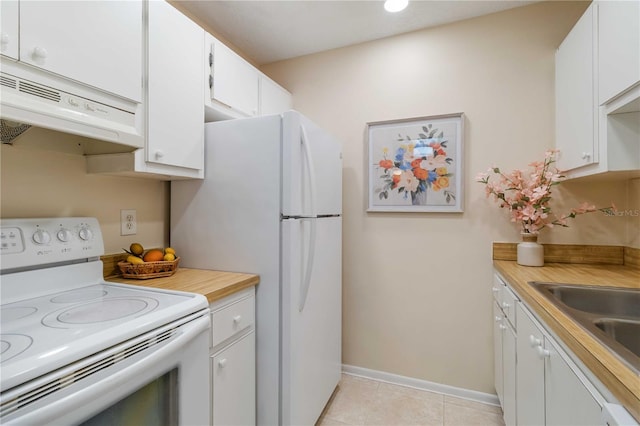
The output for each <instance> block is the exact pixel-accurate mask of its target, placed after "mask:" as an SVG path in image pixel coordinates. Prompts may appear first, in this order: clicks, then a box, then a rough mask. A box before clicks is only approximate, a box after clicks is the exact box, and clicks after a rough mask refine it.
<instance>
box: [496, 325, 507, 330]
mask: <svg viewBox="0 0 640 426" xmlns="http://www.w3.org/2000/svg"><path fill="white" fill-rule="evenodd" d="M498 328H499V329H500V330H506V329H507V326H506V325H504V324H500V325H499V326H498Z"/></svg>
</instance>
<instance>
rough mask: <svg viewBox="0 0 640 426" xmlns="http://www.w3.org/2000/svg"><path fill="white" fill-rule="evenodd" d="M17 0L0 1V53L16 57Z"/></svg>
mask: <svg viewBox="0 0 640 426" xmlns="http://www.w3.org/2000/svg"><path fill="white" fill-rule="evenodd" d="M18 20H19V15H18V0H2V1H1V2H0V32H1V34H0V37H1V39H0V53H2V54H3V55H5V56H8V57H10V58H12V59H18Z"/></svg>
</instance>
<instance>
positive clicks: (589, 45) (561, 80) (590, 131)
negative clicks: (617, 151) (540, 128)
mask: <svg viewBox="0 0 640 426" xmlns="http://www.w3.org/2000/svg"><path fill="white" fill-rule="evenodd" d="M595 18H596V4H591V6H589V8H588V9H587V10H586V11H585V13H584V14H583V15H582V17H581V18H580V20H578V22H577V23H576V25H575V26H574V27H573V29H572V30H571V32H570V33H569V35H567V37H566V38H565V39H564V41H563V42H562V44H561V45H560V47H559V48H558V51H557V52H556V148H558V149H560V155H559V157H558V164H557V166H558V168H559V169H560V170H572V169H575V168H578V167H581V166H586V165H589V164H593V163H596V162H597V161H598V149H597V140H598V139H597V134H598V131H597V130H598V128H597V108H596V91H595V88H594V77H595V76H594V65H595V64H594V53H593V52H594V44H595V37H596V34H595V31H594V27H595V21H594V20H595Z"/></svg>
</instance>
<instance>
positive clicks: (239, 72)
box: [211, 40, 258, 116]
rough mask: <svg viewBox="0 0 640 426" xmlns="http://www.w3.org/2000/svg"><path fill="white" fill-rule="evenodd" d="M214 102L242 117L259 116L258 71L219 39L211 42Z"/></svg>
mask: <svg viewBox="0 0 640 426" xmlns="http://www.w3.org/2000/svg"><path fill="white" fill-rule="evenodd" d="M212 68H213V85H212V87H211V97H212V99H213V100H215V101H218V102H220V103H222V104H224V105H227V106H229V107H231V108H233V109H235V110H237V111H240V112H241V113H243V114H246V115H249V116H254V115H257V114H258V70H257V69H255V68H254V67H253V66H252V65H251V64H249V63H248V62H247V61H245V60H244V59H242V58H241V57H240V56H238V55H237V54H236V53H235V52H233V51H232V50H231V49H229V48H228V47H227V46H225V45H224V44H222V43H220V41H218V40H214V43H213V65H212Z"/></svg>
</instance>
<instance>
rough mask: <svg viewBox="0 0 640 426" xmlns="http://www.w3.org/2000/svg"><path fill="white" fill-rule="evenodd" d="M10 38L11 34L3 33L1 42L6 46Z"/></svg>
mask: <svg viewBox="0 0 640 426" xmlns="http://www.w3.org/2000/svg"><path fill="white" fill-rule="evenodd" d="M9 40H10V38H9V34H7V33H2V36H0V43H2V45H3V46H6V45H7V44H9Z"/></svg>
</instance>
